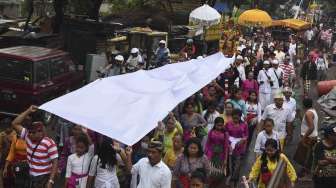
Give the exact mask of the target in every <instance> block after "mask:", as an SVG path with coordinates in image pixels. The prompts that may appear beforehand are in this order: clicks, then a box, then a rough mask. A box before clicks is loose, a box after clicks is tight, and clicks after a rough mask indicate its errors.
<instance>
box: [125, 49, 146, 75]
mask: <svg viewBox="0 0 336 188" xmlns="http://www.w3.org/2000/svg"><path fill="white" fill-rule="evenodd" d="M126 68H127V72H134V71H137V70H138V69H141V68H144V61H143V59H142V57H141V55H140V52H139V49H138V48H132V49H131V55H130V56H129V57H128V59H127V61H126Z"/></svg>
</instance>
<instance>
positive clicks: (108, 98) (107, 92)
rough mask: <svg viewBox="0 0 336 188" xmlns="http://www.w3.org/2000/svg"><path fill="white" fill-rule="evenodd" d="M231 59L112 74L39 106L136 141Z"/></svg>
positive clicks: (216, 56)
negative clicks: (118, 74)
mask: <svg viewBox="0 0 336 188" xmlns="http://www.w3.org/2000/svg"><path fill="white" fill-rule="evenodd" d="M233 61H234V60H233V59H229V58H225V57H224V56H223V54H221V53H217V54H214V55H211V56H209V57H206V58H204V59H199V60H191V61H188V62H183V63H176V64H169V65H166V66H163V67H160V68H157V69H153V70H149V71H145V70H140V71H137V72H134V73H130V74H124V75H120V76H112V77H108V78H104V79H100V80H96V81H94V82H92V83H90V84H88V85H86V86H84V87H82V88H80V89H78V90H76V91H73V92H71V93H68V94H66V95H64V96H62V97H59V98H57V99H54V100H52V101H50V102H47V103H45V104H43V105H42V106H40V109H43V110H46V111H48V112H51V113H53V114H56V115H57V116H60V117H62V118H64V119H67V120H69V121H71V122H74V123H76V124H80V125H83V126H84V127H87V128H89V129H91V130H94V131H96V132H98V133H101V134H103V135H106V136H108V137H111V138H113V139H116V140H118V141H120V142H122V143H124V144H127V145H133V144H135V143H136V142H138V141H139V140H140V139H141V138H142V137H144V136H145V135H146V134H147V133H148V132H150V131H151V130H152V129H154V128H155V127H156V126H157V122H158V121H161V120H162V119H163V118H164V117H165V116H166V115H167V114H168V113H169V112H170V111H171V110H173V109H174V107H175V106H176V105H178V104H179V103H180V102H182V101H183V100H185V99H186V98H188V97H189V96H191V95H192V94H194V93H195V92H197V91H198V90H200V89H201V88H203V87H204V86H206V85H207V84H208V83H210V82H211V81H212V80H214V79H215V78H216V77H217V76H218V75H219V74H220V73H222V72H223V71H225V69H227V68H228V67H229V66H230V64H231V63H232V62H233Z"/></svg>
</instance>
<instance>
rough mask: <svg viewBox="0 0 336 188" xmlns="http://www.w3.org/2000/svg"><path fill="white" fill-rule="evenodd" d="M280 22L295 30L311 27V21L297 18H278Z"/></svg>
mask: <svg viewBox="0 0 336 188" xmlns="http://www.w3.org/2000/svg"><path fill="white" fill-rule="evenodd" d="M280 22H281V23H282V24H283V26H285V27H289V28H292V29H296V30H303V29H308V28H310V27H311V23H309V22H306V21H303V20H299V19H285V20H280Z"/></svg>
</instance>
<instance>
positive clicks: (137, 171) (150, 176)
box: [126, 141, 172, 188]
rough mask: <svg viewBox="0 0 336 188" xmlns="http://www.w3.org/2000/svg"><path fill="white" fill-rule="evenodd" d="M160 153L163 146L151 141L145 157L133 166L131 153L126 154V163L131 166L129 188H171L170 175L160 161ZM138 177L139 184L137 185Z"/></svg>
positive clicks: (168, 170) (166, 167)
mask: <svg viewBox="0 0 336 188" xmlns="http://www.w3.org/2000/svg"><path fill="white" fill-rule="evenodd" d="M162 152H163V144H162V143H161V142H159V141H151V142H150V143H149V144H148V150H147V157H146V158H142V159H140V160H139V161H138V162H137V163H136V164H134V165H133V166H132V161H131V153H132V152H126V153H127V155H128V156H127V158H128V163H129V165H130V166H132V170H131V173H132V181H131V188H158V187H160V188H171V181H172V174H171V171H170V169H169V168H168V166H167V165H166V164H165V163H164V162H162V160H161V156H162ZM138 176H139V184H137V177H138Z"/></svg>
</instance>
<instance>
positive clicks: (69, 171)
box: [65, 129, 94, 188]
mask: <svg viewBox="0 0 336 188" xmlns="http://www.w3.org/2000/svg"><path fill="white" fill-rule="evenodd" d="M83 132H84V133H82V134H81V135H79V136H78V137H77V138H76V152H75V153H74V154H72V155H70V156H69V158H68V162H67V167H66V173H65V178H66V180H65V187H66V188H86V182H87V177H88V171H89V166H90V162H91V160H92V157H93V155H94V145H93V144H92V141H91V139H90V137H89V136H88V134H87V130H86V129H83Z"/></svg>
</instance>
